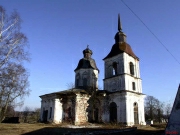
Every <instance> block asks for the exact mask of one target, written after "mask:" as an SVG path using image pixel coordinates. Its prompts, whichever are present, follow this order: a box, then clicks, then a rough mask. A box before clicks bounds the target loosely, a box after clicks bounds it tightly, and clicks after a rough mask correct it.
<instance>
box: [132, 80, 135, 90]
mask: <svg viewBox="0 0 180 135" xmlns="http://www.w3.org/2000/svg"><path fill="white" fill-rule="evenodd" d="M132 89H133V90H136V85H135V82H132Z"/></svg>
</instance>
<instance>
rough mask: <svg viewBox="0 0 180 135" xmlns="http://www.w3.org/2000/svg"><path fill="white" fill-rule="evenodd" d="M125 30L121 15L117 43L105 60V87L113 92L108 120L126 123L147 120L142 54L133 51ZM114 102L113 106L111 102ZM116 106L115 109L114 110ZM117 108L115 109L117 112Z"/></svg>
mask: <svg viewBox="0 0 180 135" xmlns="http://www.w3.org/2000/svg"><path fill="white" fill-rule="evenodd" d="M126 38H127V37H126V35H125V34H124V33H123V32H122V26H121V22H120V15H118V32H117V33H116V34H115V37H114V39H115V43H114V45H113V46H112V48H111V51H110V52H109V54H108V55H107V56H106V57H105V58H104V59H103V60H104V68H105V70H104V76H105V77H104V79H103V82H104V90H105V91H108V92H109V93H112V94H111V95H110V97H111V100H112V102H111V103H110V105H109V106H110V112H109V114H110V116H109V121H112V120H113V119H115V120H116V121H118V122H123V123H126V124H127V125H134V124H143V125H144V124H145V120H144V97H145V95H144V94H142V83H141V78H140V69H139V58H138V57H137V56H136V55H135V54H134V52H133V50H132V49H131V46H130V45H129V44H128V43H127V41H126ZM113 104H114V107H113V106H111V105H113ZM113 108H115V110H113ZM114 112H116V113H114ZM106 118H108V115H106V117H104V119H106Z"/></svg>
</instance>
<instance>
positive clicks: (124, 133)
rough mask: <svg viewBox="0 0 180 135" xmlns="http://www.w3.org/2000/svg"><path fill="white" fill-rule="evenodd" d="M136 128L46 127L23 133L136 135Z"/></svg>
mask: <svg viewBox="0 0 180 135" xmlns="http://www.w3.org/2000/svg"><path fill="white" fill-rule="evenodd" d="M136 129H137V128H136V127H135V128H130V129H102V128H100V129H97V128H76V129H75V128H65V127H46V128H42V129H39V130H35V131H32V132H28V133H24V134H22V135H97V134H98V135H109V134H111V135H135V134H136V133H135V132H136Z"/></svg>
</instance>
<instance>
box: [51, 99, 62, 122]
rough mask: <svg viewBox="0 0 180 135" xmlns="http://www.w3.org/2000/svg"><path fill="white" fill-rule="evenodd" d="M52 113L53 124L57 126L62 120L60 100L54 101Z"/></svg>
mask: <svg viewBox="0 0 180 135" xmlns="http://www.w3.org/2000/svg"><path fill="white" fill-rule="evenodd" d="M53 111H54V112H53V114H54V117H53V122H54V123H57V124H58V123H61V122H62V120H63V108H62V103H61V101H60V99H54V107H53Z"/></svg>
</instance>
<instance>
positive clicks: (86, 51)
mask: <svg viewBox="0 0 180 135" xmlns="http://www.w3.org/2000/svg"><path fill="white" fill-rule="evenodd" d="M86 53H89V54H91V55H92V54H93V52H92V50H90V49H89V45H87V48H86V49H85V50H83V54H84V56H85V54H86Z"/></svg>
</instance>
